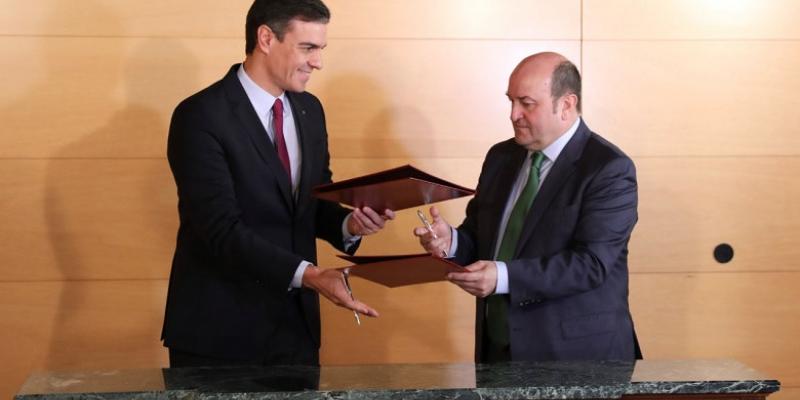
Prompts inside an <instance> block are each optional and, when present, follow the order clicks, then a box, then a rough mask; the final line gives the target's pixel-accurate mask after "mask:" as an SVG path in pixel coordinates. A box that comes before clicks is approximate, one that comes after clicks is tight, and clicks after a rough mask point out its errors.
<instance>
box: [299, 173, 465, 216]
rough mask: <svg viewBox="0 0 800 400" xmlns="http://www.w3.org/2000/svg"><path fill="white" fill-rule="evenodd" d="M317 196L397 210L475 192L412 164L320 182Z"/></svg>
mask: <svg viewBox="0 0 800 400" xmlns="http://www.w3.org/2000/svg"><path fill="white" fill-rule="evenodd" d="M313 194H314V196H316V197H318V198H320V199H323V200H329V201H333V202H336V203H342V204H346V205H348V206H351V207H357V208H361V207H364V206H368V207H370V208H372V209H373V210H375V211H377V212H379V213H380V212H383V210H385V209H390V210H393V211H396V210H402V209H406V208H411V207H417V206H421V205H425V204H430V203H436V202H438V201H443V200H449V199H455V198H458V197H463V196H469V195H472V194H475V191H474V190H472V189H468V188H465V187H463V186H459V185H456V184H454V183H450V182H448V181H446V180H444V179H441V178H437V177H435V176H433V175H430V174H428V173H425V172H422V171H420V170H418V169H416V168H414V167H412V166H410V165H404V166H402V167H397V168H392V169H387V170H385V171H381V172H376V173H374V174H369V175H364V176H360V177H357V178H352V179H347V180H344V181H340V182H334V183H329V184H326V185H320V186H317V187H315V188H314V190H313Z"/></svg>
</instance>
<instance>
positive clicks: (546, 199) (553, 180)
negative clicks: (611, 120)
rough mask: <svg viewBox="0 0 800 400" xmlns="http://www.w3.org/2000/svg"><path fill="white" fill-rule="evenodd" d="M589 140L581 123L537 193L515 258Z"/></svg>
mask: <svg viewBox="0 0 800 400" xmlns="http://www.w3.org/2000/svg"><path fill="white" fill-rule="evenodd" d="M588 139H589V128H587V127H586V125H585V124H584V123H583V121H581V122H580V125H579V126H578V130H577V131H575V135H573V136H572V138H571V139H570V140H569V142H567V145H566V146H564V149H563V150H561V154H559V155H558V159H556V162H555V164H553V166H552V168H551V169H550V173H549V174H548V175H547V178H546V179H545V181H544V183H542V186H541V188H539V192H538V193H536V197H535V198H534V199H533V204H531V209H530V211H528V215H527V216H526V217H525V224H524V225H523V227H522V232H521V233H520V236H519V242H517V248H516V250H515V252H514V256H515V257H516V256H518V255H519V253H520V251H521V250H522V247H523V246H522V244H523V243H527V242H528V240H530V237H531V235H532V234H533V230H534V228H535V227H536V225H537V224H538V223H539V221H540V220H541V218H542V215H544V213H545V212H547V209H548V207H549V206H550V203H551V202H552V201H553V199H554V198H555V196H556V194H558V192H559V191H560V190H561V188H562V187H563V186H564V184H565V183H566V182H567V180H568V179H569V177H570V176H571V175H572V174H573V173H574V172H575V164H576V162H577V161H578V160H579V159H580V157H581V154H582V153H583V147H584V146H585V145H586V141H587V140H588Z"/></svg>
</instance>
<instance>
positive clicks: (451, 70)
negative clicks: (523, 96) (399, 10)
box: [309, 40, 580, 159]
mask: <svg viewBox="0 0 800 400" xmlns="http://www.w3.org/2000/svg"><path fill="white" fill-rule="evenodd" d="M548 49H549V50H556V51H560V52H563V53H564V54H565V55H567V56H568V57H571V58H572V59H574V60H578V59H579V55H580V47H579V42H573V41H562V42H552V41H550V42H538V41H537V42H534V41H531V42H526V41H515V42H497V41H492V40H488V41H422V42H410V41H387V42H383V41H359V40H347V41H337V42H331V44H330V46H329V48H328V50H327V52H328V53H327V57H328V61H327V64H328V65H329V66H330V67H329V68H327V67H326V69H325V70H323V71H322V74H319V76H317V77H315V78H314V79H312V82H311V84H310V85H309V90H310V91H311V92H313V93H316V94H318V95H319V96H320V98H321V99H322V101H323V103H324V104H325V107H326V109H325V110H326V117H327V119H328V130H329V132H330V134H331V139H330V141H331V143H330V146H331V153H332V155H333V156H334V157H348V158H402V157H415V158H423V157H425V158H427V157H443V158H451V157H457V158H463V157H480V158H481V159H482V158H483V156H484V155H485V154H486V151H487V150H488V148H489V146H490V145H492V144H494V143H495V142H498V141H500V140H504V139H507V138H510V137H511V136H512V135H513V130H512V128H511V122H510V121H509V113H510V105H509V102H508V99H507V98H506V97H505V92H506V89H507V88H508V76H509V75H510V73H511V71H512V70H513V69H514V67H515V66H516V65H517V63H519V61H521V60H522V59H523V58H524V57H525V56H527V55H530V54H533V53H536V52H539V51H543V50H548ZM353 54H362V55H363V57H365V58H367V59H369V60H370V62H364V61H363V59H362V58H361V57H353ZM420 60H425V61H424V62H420ZM576 62H577V61H576Z"/></svg>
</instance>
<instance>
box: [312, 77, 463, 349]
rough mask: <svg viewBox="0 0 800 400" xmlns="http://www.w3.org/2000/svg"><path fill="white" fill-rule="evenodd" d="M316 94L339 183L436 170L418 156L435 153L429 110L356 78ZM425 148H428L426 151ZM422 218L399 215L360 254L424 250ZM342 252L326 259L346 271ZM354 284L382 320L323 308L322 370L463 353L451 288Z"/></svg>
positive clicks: (323, 254) (325, 253)
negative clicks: (452, 333) (454, 329)
mask: <svg viewBox="0 0 800 400" xmlns="http://www.w3.org/2000/svg"><path fill="white" fill-rule="evenodd" d="M315 94H317V95H318V96H319V97H320V98H321V100H322V102H323V105H324V107H325V114H326V119H327V126H328V133H329V142H330V152H331V158H332V163H331V164H332V166H331V168H332V170H333V173H334V178H335V179H336V180H342V179H347V178H351V177H354V176H358V175H362V174H366V173H372V172H376V171H380V170H383V169H387V168H391V167H396V166H399V165H403V164H406V163H411V164H412V165H416V166H417V167H421V168H423V169H429V170H430V166H427V168H426V165H423V164H420V162H424V160H422V159H421V158H420V157H419V156H420V154H426V153H427V152H429V151H431V149H430V148H429V147H430V140H429V139H430V138H431V137H432V136H433V135H434V132H433V131H432V128H431V123H430V121H429V120H428V119H427V117H426V115H425V114H426V113H425V110H420V109H418V108H416V107H415V106H414V105H406V104H395V103H394V102H393V98H392V96H391V93H386V92H385V90H384V88H382V87H381V86H380V84H379V83H376V82H375V81H374V80H373V79H371V78H370V77H369V76H366V75H360V74H357V73H344V74H338V75H335V76H333V77H331V78H329V79H327V80H326V81H325V82H324V83H323V84H322V85H321V88H320V90H318V91H317V92H316V93H315ZM410 143H413V144H414V147H411V146H409V144H410ZM420 148H424V149H426V150H424V152H421V151H420ZM433 154H436V153H435V151H434V153H433ZM431 172H434V173H435V172H436V171H435V170H431ZM416 218H417V217H416V215H415V214H414V210H403V211H400V212H399V213H398V218H397V220H395V221H393V222H391V223H390V224H389V225H388V226H387V228H386V229H384V230H383V231H381V232H379V233H377V234H375V235H374V236H370V237H366V238H365V239H364V241H363V242H362V245H361V247H360V249H359V253H358V254H362V255H368V254H387V253H391V254H402V253H419V252H421V251H422V250H421V249H420V247H419V244H418V241H417V239H416V238H415V237H414V236H413V235H412V234H411V229H410V228H409V227H410V226H411V225H409V221H412V222H411V224H412V225H413V226H416V225H417V224H418V222H419V221H418V220H417V219H416ZM335 253H336V251H335V250H334V249H332V248H331V247H330V246H327V245H326V246H322V247H320V257H319V258H320V261H321V262H322V263H326V262H328V263H333V264H335V265H337V266H342V265H345V264H343V263H342V262H341V261H340V260H338V259H336V258H335V257H334V254H335ZM337 263H338V264H337ZM323 265H325V264H323ZM352 284H353V289H354V292H355V293H356V294H357V295H358V297H359V299H361V300H363V301H364V302H366V303H367V304H369V305H371V306H373V307H375V308H376V309H378V310H379V312H381V317H380V318H378V319H367V320H366V321H363V323H362V325H361V326H358V325H356V324H355V322H354V321H353V316H352V314H350V313H346V312H343V311H341V309H339V308H337V307H335V306H333V305H331V304H325V303H323V305H322V310H323V311H322V312H323V338H322V342H323V343H322V350H321V360H322V363H323V364H374V363H393V362H395V363H396V362H447V361H450V360H452V358H453V354H455V353H456V352H457V351H456V349H455V348H454V346H453V344H452V343H453V342H452V341H450V340H448V335H447V332H449V330H450V327H449V323H450V319H449V318H447V316H446V315H442V314H443V310H448V309H450V308H451V307H452V306H453V305H452V304H451V302H450V299H449V298H448V296H447V294H444V293H443V291H441V290H440V289H441V286H438V285H445V284H444V283H440V284H432V285H420V286H413V287H407V288H397V289H387V288H384V287H381V286H379V285H375V284H371V283H367V282H365V281H361V280H360V279H354V280H353V281H352ZM434 305H435V306H434ZM420 307H422V308H423V309H424V311H421V310H420ZM444 313H446V311H444ZM431 332H437V334H435V335H431V334H430V333H431Z"/></svg>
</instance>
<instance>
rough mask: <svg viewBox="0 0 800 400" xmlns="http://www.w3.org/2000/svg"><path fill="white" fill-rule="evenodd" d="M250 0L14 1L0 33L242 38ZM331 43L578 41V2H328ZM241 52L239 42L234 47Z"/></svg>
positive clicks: (6, 1) (7, 3)
mask: <svg viewBox="0 0 800 400" xmlns="http://www.w3.org/2000/svg"><path fill="white" fill-rule="evenodd" d="M250 4H251V1H249V0H236V1H232V2H215V1H208V0H205V1H199V2H198V1H188V0H180V1H169V2H161V1H153V0H144V1H138V2H134V3H131V2H126V1H124V0H105V1H97V0H95V1H91V0H84V1H81V2H80V3H79V4H73V3H72V2H68V1H64V0H43V1H38V2H35V3H24V2H23V3H20V2H19V1H15V0H2V1H0V7H4V9H13V10H14V12H13V13H5V14H3V15H2V16H0V34H12V35H31V36H39V35H47V36H52V35H59V36H62V35H63V36H127V37H132V36H137V37H232V38H243V37H244V21H245V15H246V13H247V9H248V8H249V6H250ZM326 4H327V5H328V7H329V8H330V9H331V13H332V20H331V25H330V32H329V34H330V36H331V37H332V38H341V37H348V38H415V39H419V38H425V39H428V38H450V39H453V38H472V39H487V38H492V39H498V38H501V39H579V38H580V9H579V8H580V1H578V0H569V1H563V2H552V1H547V0H533V1H531V0H509V1H504V2H502V3H497V2H491V1H488V0H469V1H459V0H440V1H436V2H430V1H424V0H406V1H401V0H383V1H369V2H361V1H351V0H329V1H327V2H326ZM242 47H243V45H242Z"/></svg>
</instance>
